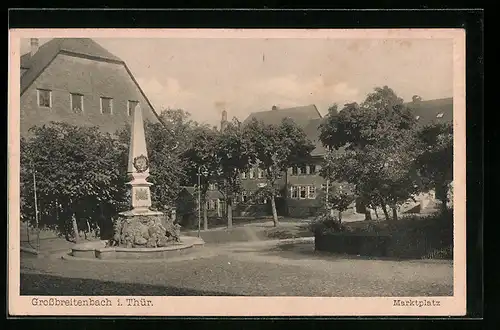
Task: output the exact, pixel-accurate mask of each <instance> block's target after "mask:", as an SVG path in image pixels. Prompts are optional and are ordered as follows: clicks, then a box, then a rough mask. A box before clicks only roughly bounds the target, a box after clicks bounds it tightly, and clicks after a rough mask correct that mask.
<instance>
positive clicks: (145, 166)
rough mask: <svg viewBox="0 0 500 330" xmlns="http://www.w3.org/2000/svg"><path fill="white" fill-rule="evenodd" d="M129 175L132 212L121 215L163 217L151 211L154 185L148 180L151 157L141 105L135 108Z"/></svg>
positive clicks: (159, 213) (129, 156)
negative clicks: (147, 146) (151, 187)
mask: <svg viewBox="0 0 500 330" xmlns="http://www.w3.org/2000/svg"><path fill="white" fill-rule="evenodd" d="M127 173H128V175H129V177H130V178H131V181H130V182H128V183H127V184H128V185H129V186H130V198H131V210H129V211H126V212H122V213H120V215H123V216H126V217H131V216H136V215H161V214H162V213H161V212H157V211H151V210H150V209H149V208H150V207H151V190H150V186H151V185H152V183H150V182H148V181H147V180H146V179H147V178H148V177H149V157H148V151H147V148H146V136H145V134H144V121H143V119H142V109H141V106H140V105H139V104H137V105H136V106H135V109H134V116H133V118H132V126H131V132H130V149H129V154H128V167H127Z"/></svg>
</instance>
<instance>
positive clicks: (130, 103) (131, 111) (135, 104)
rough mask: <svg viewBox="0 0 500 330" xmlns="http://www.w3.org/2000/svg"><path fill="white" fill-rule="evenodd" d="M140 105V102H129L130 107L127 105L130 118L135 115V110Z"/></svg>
mask: <svg viewBox="0 0 500 330" xmlns="http://www.w3.org/2000/svg"><path fill="white" fill-rule="evenodd" d="M138 104H139V101H130V100H129V101H128V105H127V108H128V115H129V116H132V115H133V114H134V109H135V107H136V106H137V105H138Z"/></svg>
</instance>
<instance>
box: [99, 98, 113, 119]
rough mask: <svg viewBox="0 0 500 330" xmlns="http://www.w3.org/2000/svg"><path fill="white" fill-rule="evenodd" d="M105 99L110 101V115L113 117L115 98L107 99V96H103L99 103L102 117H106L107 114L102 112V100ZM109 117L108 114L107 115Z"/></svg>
mask: <svg viewBox="0 0 500 330" xmlns="http://www.w3.org/2000/svg"><path fill="white" fill-rule="evenodd" d="M104 99H107V100H109V110H110V112H109V115H112V114H113V98H112V97H107V96H101V97H100V99H99V103H100V108H101V115H104V114H105V113H104V112H103V111H102V109H103V108H102V100H104ZM106 115H107V113H106Z"/></svg>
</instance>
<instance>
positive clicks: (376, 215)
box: [373, 207, 379, 220]
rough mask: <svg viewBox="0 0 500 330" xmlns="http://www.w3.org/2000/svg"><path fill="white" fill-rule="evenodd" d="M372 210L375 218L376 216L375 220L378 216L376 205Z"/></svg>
mask: <svg viewBox="0 0 500 330" xmlns="http://www.w3.org/2000/svg"><path fill="white" fill-rule="evenodd" d="M373 211H375V218H377V220H378V219H379V218H378V212H377V207H375V208H374V209H373Z"/></svg>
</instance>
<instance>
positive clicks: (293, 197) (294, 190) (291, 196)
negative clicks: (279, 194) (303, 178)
mask: <svg viewBox="0 0 500 330" xmlns="http://www.w3.org/2000/svg"><path fill="white" fill-rule="evenodd" d="M299 188H300V186H291V187H290V198H292V199H299V196H300V189H299ZM294 192H295V193H296V195H295V196H293V193H294Z"/></svg>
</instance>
